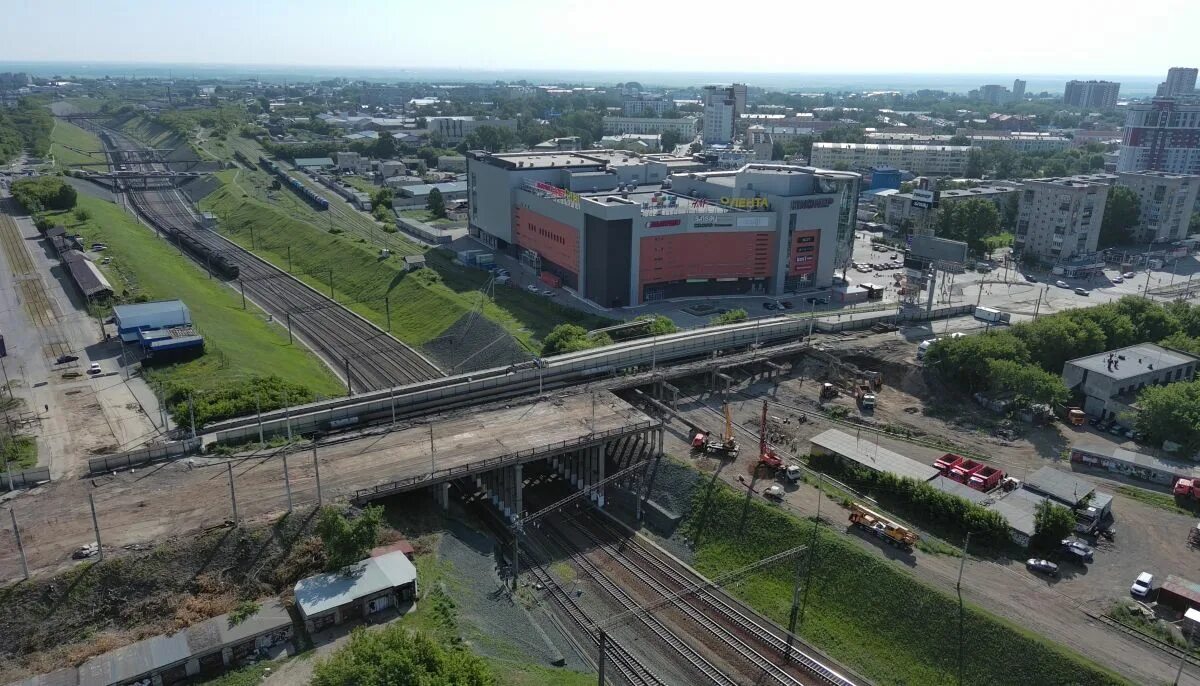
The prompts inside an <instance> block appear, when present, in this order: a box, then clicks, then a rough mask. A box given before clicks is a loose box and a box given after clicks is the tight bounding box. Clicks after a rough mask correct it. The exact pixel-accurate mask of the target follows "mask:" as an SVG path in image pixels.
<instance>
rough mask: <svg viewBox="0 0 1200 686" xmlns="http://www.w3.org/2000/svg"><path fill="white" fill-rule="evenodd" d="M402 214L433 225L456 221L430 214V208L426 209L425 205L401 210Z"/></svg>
mask: <svg viewBox="0 0 1200 686" xmlns="http://www.w3.org/2000/svg"><path fill="white" fill-rule="evenodd" d="M400 216H401V217H407V218H409V219H414V220H416V221H419V222H425V223H426V224H429V225H431V226H453V225H454V224H455V222H452V221H450V220H449V219H442V218H441V217H435V216H433V215H432V214H430V212H429V210H427V209H425V208H424V207H421V208H417V209H413V210H400ZM459 226H462V224H461V223H460V224H459Z"/></svg>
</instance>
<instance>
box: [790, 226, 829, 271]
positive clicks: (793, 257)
mask: <svg viewBox="0 0 1200 686" xmlns="http://www.w3.org/2000/svg"><path fill="white" fill-rule="evenodd" d="M820 243H821V232H820V231H793V232H792V242H791V245H790V246H788V264H787V275H788V276H800V275H802V274H811V273H813V272H815V271H817V256H818V254H819V253H820V251H821V246H820Z"/></svg>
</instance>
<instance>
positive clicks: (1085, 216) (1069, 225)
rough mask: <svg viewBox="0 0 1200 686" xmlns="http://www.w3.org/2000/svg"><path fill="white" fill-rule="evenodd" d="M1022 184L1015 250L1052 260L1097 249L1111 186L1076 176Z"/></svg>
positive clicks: (1034, 180) (1056, 260) (1045, 260)
mask: <svg viewBox="0 0 1200 686" xmlns="http://www.w3.org/2000/svg"><path fill="white" fill-rule="evenodd" d="M1021 185H1022V188H1021V197H1020V202H1019V204H1018V208H1017V231H1016V236H1015V237H1014V241H1013V249H1014V251H1015V252H1018V253H1020V254H1021V255H1022V256H1023V257H1024V258H1026V259H1028V258H1035V259H1038V260H1041V261H1043V262H1048V263H1051V264H1057V263H1060V262H1064V261H1067V260H1069V259H1071V258H1072V257H1076V256H1080V255H1086V254H1089V253H1094V252H1096V246H1097V244H1098V243H1099V241H1100V222H1101V221H1102V220H1103V218H1104V202H1105V200H1107V199H1108V186H1106V185H1103V184H1098V183H1092V182H1090V181H1087V180H1082V179H1079V178H1076V177H1064V178H1047V179H1026V180H1024V181H1022V182H1021Z"/></svg>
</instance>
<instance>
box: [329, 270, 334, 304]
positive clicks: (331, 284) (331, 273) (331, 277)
mask: <svg viewBox="0 0 1200 686" xmlns="http://www.w3.org/2000/svg"><path fill="white" fill-rule="evenodd" d="M329 299H330V300H333V299H334V297H333V270H332V269H330V270H329Z"/></svg>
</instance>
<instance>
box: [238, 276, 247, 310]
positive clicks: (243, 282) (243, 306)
mask: <svg viewBox="0 0 1200 686" xmlns="http://www.w3.org/2000/svg"><path fill="white" fill-rule="evenodd" d="M238 288H240V289H241V290H242V309H243V310H244V309H246V282H245V281H242V280H241V279H238Z"/></svg>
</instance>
